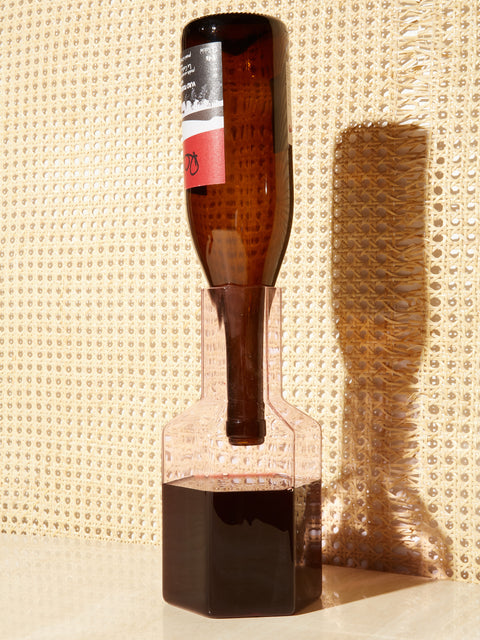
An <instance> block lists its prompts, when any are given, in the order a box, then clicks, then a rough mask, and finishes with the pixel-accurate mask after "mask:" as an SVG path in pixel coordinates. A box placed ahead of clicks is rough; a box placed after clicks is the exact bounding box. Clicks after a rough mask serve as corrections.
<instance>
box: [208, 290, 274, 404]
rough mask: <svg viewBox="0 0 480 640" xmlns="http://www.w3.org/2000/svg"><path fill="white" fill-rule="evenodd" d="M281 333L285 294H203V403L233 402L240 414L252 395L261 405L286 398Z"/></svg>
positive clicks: (254, 292) (210, 291)
mask: <svg viewBox="0 0 480 640" xmlns="http://www.w3.org/2000/svg"><path fill="white" fill-rule="evenodd" d="M281 332H282V323H281V290H280V289H276V288H274V287H264V286H258V287H252V286H237V285H226V286H221V287H210V288H206V289H203V290H202V398H209V399H215V400H216V401H218V402H222V401H223V402H228V403H229V405H230V406H231V411H233V413H235V412H236V411H237V409H236V408H235V405H238V403H240V404H241V405H242V404H245V402H246V403H247V404H248V402H249V401H250V400H252V402H253V399H252V396H253V395H255V396H256V400H255V401H256V402H257V403H259V404H260V405H262V404H264V403H266V402H267V401H268V399H269V397H270V396H272V397H273V396H277V397H278V396H279V395H281V393H282V388H281V381H282V358H281V349H282V346H281ZM232 385H235V389H234V390H232V388H231V387H232ZM233 393H234V394H235V397H232V395H233ZM246 395H247V396H249V397H247V398H245V397H243V396H246ZM232 403H233V404H232ZM238 411H240V412H241V411H242V410H241V408H239V409H238Z"/></svg>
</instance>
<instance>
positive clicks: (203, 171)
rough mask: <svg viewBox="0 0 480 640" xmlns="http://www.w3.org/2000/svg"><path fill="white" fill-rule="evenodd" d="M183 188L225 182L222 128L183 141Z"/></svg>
mask: <svg viewBox="0 0 480 640" xmlns="http://www.w3.org/2000/svg"><path fill="white" fill-rule="evenodd" d="M183 163H184V170H185V189H191V188H192V187H200V186H203V185H207V184H223V183H224V182H225V147H224V135H223V129H214V130H213V131H206V132H205V133H199V134H197V135H196V136H191V137H190V138H187V139H186V140H185V141H184V143H183Z"/></svg>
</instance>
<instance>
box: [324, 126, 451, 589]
mask: <svg viewBox="0 0 480 640" xmlns="http://www.w3.org/2000/svg"><path fill="white" fill-rule="evenodd" d="M427 150H428V132H427V130H425V129H424V128H421V127H419V126H416V125H413V124H398V123H389V124H379V123H370V124H365V125H364V124H360V125H354V126H352V127H349V128H347V129H345V130H344V131H342V132H341V134H340V136H339V138H338V140H337V143H336V146H335V160H334V171H333V204H332V207H333V211H332V300H333V307H334V316H335V322H336V327H337V330H338V340H339V344H340V347H341V350H342V355H343V358H344V364H345V369H346V372H347V377H346V380H345V397H344V419H343V425H342V435H341V437H342V469H341V473H340V475H339V477H338V478H337V479H336V481H335V482H333V483H332V484H331V485H330V486H327V487H326V488H325V490H324V498H323V509H324V521H325V522H328V526H329V529H328V530H326V531H325V532H324V538H325V541H324V560H325V562H327V563H329V564H340V565H344V566H359V567H363V568H369V569H376V570H385V571H391V572H396V573H407V574H413V575H424V576H435V577H441V576H448V575H450V573H451V572H450V567H449V556H448V548H447V544H446V542H445V540H444V538H443V536H442V534H441V531H440V529H439V527H438V525H437V523H436V522H435V520H434V519H433V517H432V514H431V513H429V511H428V508H427V505H426V504H424V502H423V500H422V498H421V496H420V493H419V489H418V479H419V474H420V472H421V469H420V463H419V460H418V450H419V443H418V438H419V430H420V429H421V426H420V425H419V424H418V418H419V405H418V402H419V393H418V379H417V374H418V370H419V367H420V365H421V362H422V354H423V351H424V348H425V344H426V335H427V333H426V332H427V279H426V255H425V186H426V168H427Z"/></svg>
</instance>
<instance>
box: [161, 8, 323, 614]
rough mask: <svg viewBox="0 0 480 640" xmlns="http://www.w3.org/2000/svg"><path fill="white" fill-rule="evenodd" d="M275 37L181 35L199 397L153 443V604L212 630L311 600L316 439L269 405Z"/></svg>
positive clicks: (204, 23)
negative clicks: (197, 281) (223, 620)
mask: <svg viewBox="0 0 480 640" xmlns="http://www.w3.org/2000/svg"><path fill="white" fill-rule="evenodd" d="M287 76H288V66H287V32H286V28H285V26H284V25H283V24H282V23H281V22H280V21H278V20H276V19H274V18H267V17H264V16H258V15H250V14H223V15H215V16H207V17H203V18H200V19H198V20H195V21H194V22H192V23H190V24H188V25H187V26H186V28H185V30H184V33H183V52H182V83H183V138H184V169H185V188H186V200H187V210H188V218H189V223H190V229H191V233H192V237H193V241H194V244H195V247H196V250H197V253H198V255H199V257H200V261H201V263H202V265H203V269H204V271H205V273H206V276H207V279H208V283H209V285H210V286H209V288H207V289H204V290H203V291H202V391H201V396H200V399H199V400H198V401H197V402H195V403H194V404H193V405H191V406H190V407H189V408H187V409H186V410H185V411H184V412H183V413H181V414H180V415H178V416H176V417H175V418H173V419H172V420H171V421H170V422H169V423H168V424H167V425H166V426H165V428H164V430H163V439H162V447H163V449H162V474H163V485H162V491H163V493H162V513H163V518H162V527H163V530H162V531H163V533H162V544H163V596H164V599H165V600H166V601H167V602H168V603H170V604H174V605H177V606H181V607H184V608H187V609H190V610H193V611H195V612H198V613H201V614H204V615H208V616H213V617H239V616H242V617H243V616H264V615H287V614H291V613H294V612H295V611H298V610H299V609H301V608H303V607H305V606H306V605H307V604H309V603H311V602H313V601H314V600H315V599H316V598H318V597H319V595H320V593H321V585H322V571H321V500H320V491H321V490H320V475H321V469H320V464H321V460H320V454H321V438H320V427H319V425H318V424H317V423H316V422H315V421H314V420H312V419H310V418H308V417H307V416H306V415H305V414H304V413H302V412H301V411H299V410H298V409H296V408H295V407H293V406H292V405H290V404H288V403H287V402H285V400H284V399H283V397H282V390H281V379H282V376H281V352H282V350H281V292H280V291H279V290H277V289H275V287H274V286H273V285H274V283H275V279H276V277H277V274H278V271H279V269H280V265H281V262H282V259H283V255H284V253H285V249H286V246H287V242H288V238H289V234H290V227H291V220H292V167H291V145H290V139H289V101H288V84H287Z"/></svg>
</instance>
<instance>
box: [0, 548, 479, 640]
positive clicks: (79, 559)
mask: <svg viewBox="0 0 480 640" xmlns="http://www.w3.org/2000/svg"><path fill="white" fill-rule="evenodd" d="M161 555H162V554H161V549H160V548H159V547H158V546H143V545H136V544H126V543H104V542H97V541H85V540H79V539H73V538H72V539H69V538H51V537H28V536H10V535H1V536H0V571H1V575H2V580H1V581H0V638H1V639H2V640H60V639H61V640H127V639H128V640H153V639H155V640H159V639H160V638H165V640H177V639H178V640H185V638H189V637H194V638H195V640H203V639H208V640H215V639H216V638H219V639H221V640H237V639H238V640H240V638H241V639H242V640H245V638H251V640H263V639H265V640H267V639H268V640H271V638H272V637H273V638H275V640H286V639H295V640H297V639H300V638H305V639H309V638H326V639H327V640H353V639H355V638H358V639H361V638H369V639H371V640H377V639H382V640H394V639H395V640H400V639H402V640H427V639H432V640H433V639H434V640H443V639H445V640H446V639H447V638H448V640H456V639H458V640H480V585H473V584H466V583H460V582H451V581H431V580H427V579H424V578H417V577H412V576H402V575H394V574H388V573H378V572H374V571H363V570H359V569H348V568H342V567H331V566H325V567H324V579H323V581H324V582H323V595H322V598H321V601H319V602H318V603H315V604H314V605H313V606H311V607H310V608H309V609H307V610H306V611H304V612H302V613H301V614H298V615H295V616H289V617H277V618H247V619H233V620H213V619H208V618H204V617H202V616H199V615H196V614H193V613H190V612H188V611H183V610H181V609H177V608H175V607H171V606H169V605H167V604H165V603H164V602H163V600H162V577H161V576H162V572H161V561H162V558H161Z"/></svg>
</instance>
